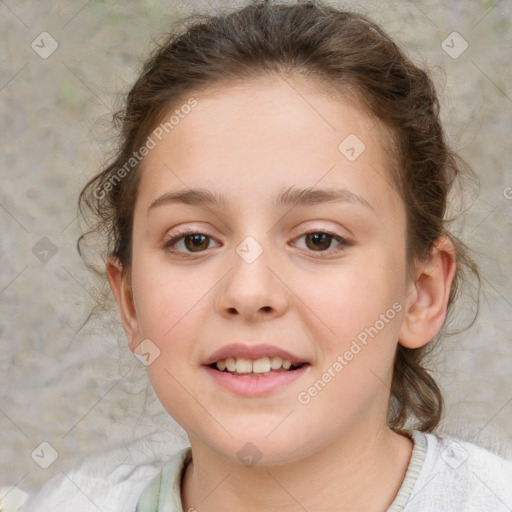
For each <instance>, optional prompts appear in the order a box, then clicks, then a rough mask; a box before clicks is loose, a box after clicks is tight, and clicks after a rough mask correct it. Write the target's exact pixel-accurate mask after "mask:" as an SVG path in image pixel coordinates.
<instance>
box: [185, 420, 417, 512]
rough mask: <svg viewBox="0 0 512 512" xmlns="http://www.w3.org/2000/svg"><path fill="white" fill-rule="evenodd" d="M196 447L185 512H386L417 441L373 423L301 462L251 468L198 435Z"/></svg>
mask: <svg viewBox="0 0 512 512" xmlns="http://www.w3.org/2000/svg"><path fill="white" fill-rule="evenodd" d="M191 446H192V453H193V461H192V462H191V464H189V466H188V467H187V469H186V472H185V475H184V478H183V482H182V503H183V510H185V511H188V510H198V511H199V510H200V511H201V512H219V511H222V512H234V511H237V512H238V511H240V510H244V511H246V512H253V511H261V510H279V511H280V512H288V511H290V512H292V511H293V512H296V511H297V510H299V508H298V507H301V508H303V509H304V510H319V509H321V510H324V511H336V512H347V511H349V510H350V511H353V510H365V511H366V512H372V511H375V512H382V510H386V509H387V508H388V507H389V506H390V505H391V503H392V502H393V499H394V498H395V496H396V494H397V492H398V490H399V489H400V486H401V484H402V482H403V479H404V476H405V473H406V471H407V467H408V464H409V460H410V457H411V453H412V447H413V443H412V441H411V440H410V439H409V438H407V437H405V436H402V435H400V434H397V433H395V432H393V431H392V430H390V429H389V428H387V427H386V426H383V427H381V428H380V429H377V428H375V426H373V428H371V427H367V428H366V429H365V430H361V429H358V430H357V432H352V433H349V434H347V435H344V436H343V438H342V439H339V440H337V441H336V443H332V444H329V445H327V446H325V447H324V448H323V449H322V450H320V451H318V452H316V453H315V454H313V455H311V456H308V457H305V458H302V459H300V460H298V461H294V462H292V463H287V464H283V465H278V466H259V465H255V466H252V467H246V466H244V465H243V464H240V463H234V462H232V461H231V460H228V459H226V458H224V457H219V455H218V453H216V452H213V451H211V450H207V449H204V445H202V444H201V443H198V442H197V441H196V440H195V439H191ZM320 500H321V502H320ZM319 502H320V503H319Z"/></svg>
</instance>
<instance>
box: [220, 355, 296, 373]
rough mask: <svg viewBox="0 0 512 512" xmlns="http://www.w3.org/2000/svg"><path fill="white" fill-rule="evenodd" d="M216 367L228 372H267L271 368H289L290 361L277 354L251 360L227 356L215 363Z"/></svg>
mask: <svg viewBox="0 0 512 512" xmlns="http://www.w3.org/2000/svg"><path fill="white" fill-rule="evenodd" d="M216 366H217V369H218V370H220V371H221V372H222V371H224V370H228V371H229V372H237V373H268V372H270V371H271V370H279V369H281V368H283V369H284V370H289V369H290V367H291V366H292V362H291V361H290V360H289V359H281V358H280V357H278V356H273V357H261V358H260V359H256V360H255V361H252V360H251V359H247V358H245V357H237V358H234V357H228V358H227V359H221V360H220V361H217V363H216Z"/></svg>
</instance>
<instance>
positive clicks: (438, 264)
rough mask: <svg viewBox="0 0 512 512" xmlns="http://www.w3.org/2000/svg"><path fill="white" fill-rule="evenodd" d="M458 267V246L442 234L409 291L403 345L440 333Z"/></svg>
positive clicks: (416, 343)
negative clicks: (456, 249) (456, 250)
mask: <svg viewBox="0 0 512 512" xmlns="http://www.w3.org/2000/svg"><path fill="white" fill-rule="evenodd" d="M455 270H456V252H455V247H454V245H453V243H452V241H451V240H450V238H449V237H447V236H445V235H443V236H441V237H440V238H439V239H438V240H437V242H436V243H435V244H434V248H433V249H432V252H431V255H430V258H429V259H428V261H426V262H424V263H422V264H421V265H420V266H419V270H418V273H417V276H418V277H417V279H416V281H415V282H414V283H413V285H412V286H413V288H412V290H411V291H410V292H409V294H410V297H409V299H410V300H409V301H406V304H407V306H406V312H405V316H404V319H403V323H402V327H401V330H400V336H399V343H400V344H401V345H403V346H404V347H407V348H419V347H422V346H424V345H426V344H427V343H429V342H430V341H431V340H432V339H434V337H435V336H436V335H437V334H438V333H439V331H440V330H441V328H442V326H443V323H444V321H445V319H446V312H447V307H448V299H449V297H450V290H451V286H452V282H453V278H454V276H455Z"/></svg>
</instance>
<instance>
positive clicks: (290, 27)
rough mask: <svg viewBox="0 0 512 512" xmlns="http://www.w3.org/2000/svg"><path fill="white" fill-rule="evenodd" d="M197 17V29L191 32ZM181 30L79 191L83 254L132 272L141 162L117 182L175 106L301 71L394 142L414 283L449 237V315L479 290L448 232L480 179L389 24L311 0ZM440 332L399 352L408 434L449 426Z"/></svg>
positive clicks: (395, 411) (138, 86) (394, 423)
mask: <svg viewBox="0 0 512 512" xmlns="http://www.w3.org/2000/svg"><path fill="white" fill-rule="evenodd" d="M188 21H193V23H192V24H191V25H190V26H188V27H187V26H186V24H187V22H188ZM181 22H184V25H185V28H184V30H181V31H180V30H178V31H176V32H174V33H171V35H170V36H168V37H167V38H166V40H165V41H164V42H163V44H161V45H160V46H159V47H157V48H156V49H155V51H154V53H153V54H152V55H151V57H150V58H149V59H148V60H147V61H146V63H145V65H144V67H143V69H142V72H141V74H140V76H139V78H138V80H137V81H136V83H135V84H134V86H133V87H132V89H131V90H130V92H129V94H128V96H127V101H126V105H125V108H124V109H123V110H122V111H120V112H118V113H117V114H115V116H114V121H115V123H116V125H117V126H118V127H119V128H120V147H119V150H118V152H117V155H116V156H115V158H114V160H113V161H112V163H111V164H110V165H108V166H107V167H106V168H105V169H104V170H103V171H102V172H101V173H99V174H98V175H97V176H95V177H94V178H93V179H91V180H90V181H89V182H88V183H87V184H86V186H85V187H84V189H83V190H82V192H81V194H80V198H79V205H80V211H81V212H82V213H83V212H84V209H85V208H88V209H89V210H90V212H92V214H93V215H94V216H95V218H96V223H95V224H94V225H93V226H91V227H90V229H89V231H87V232H86V233H84V234H83V235H82V236H81V237H80V238H79V240H78V244H77V245H78V250H79V253H80V254H81V255H82V250H81V245H82V242H84V237H85V236H86V235H89V234H94V233H100V234H102V235H103V236H104V237H106V250H105V253H104V256H105V255H113V256H115V257H117V258H118V259H119V261H120V263H121V264H122V265H123V269H124V271H128V272H129V269H130V256H131V238H132V221H133V209H134V204H135V198H136V194H137V187H138V180H139V179H140V172H138V171H139V170H140V163H137V165H134V167H133V170H129V172H128V171H127V172H125V173H123V174H124V176H123V178H122V179H114V178H116V176H117V178H119V170H120V169H121V168H123V166H125V170H126V169H127V168H126V162H128V161H129V160H130V158H132V157H133V154H134V152H136V151H138V150H139V149H140V148H141V147H142V146H143V144H144V142H145V141H146V140H147V137H148V136H150V134H151V132H152V131H153V130H154V129H155V127H156V126H158V124H159V122H161V120H162V119H163V118H164V116H165V115H166V114H167V115H168V113H169V112H170V110H171V108H175V107H176V106H178V105H179V104H180V102H183V101H185V98H187V97H190V95H191V94H193V92H194V91H201V90H204V89H206V88H207V87H211V86H216V85H221V84H224V83H229V82H233V81H240V80H247V79H251V78H257V77H258V76H261V75H263V74H271V73H277V74H281V76H285V75H293V74H295V75H297V76H302V77H304V78H306V79H309V80H313V81H316V82H317V83H318V84H319V85H321V86H322V85H329V86H333V87H334V88H335V89H337V90H338V91H339V92H340V94H347V93H350V94H352V93H355V95H356V97H357V98H358V99H359V100H361V101H362V102H363V103H364V104H365V105H366V108H367V110H368V112H369V113H370V114H371V115H373V116H374V117H375V118H376V119H378V120H379V121H380V122H381V123H382V124H383V125H384V126H385V127H386V128H387V129H388V131H389V132H390V134H392V140H393V157H394V166H393V167H394V168H393V170H392V172H393V173H394V176H393V178H394V182H395V186H396V188H397V190H398V191H399V193H400V196H401V197H402V199H403V201H404V204H405V206H406V210H407V274H408V276H410V277H412V276H413V271H414V268H415V263H417V262H419V261H424V260H425V259H426V258H428V256H429V255H430V253H431V250H432V248H433V245H434V243H435V242H436V241H437V240H438V238H439V237H440V236H442V235H445V236H448V237H449V238H450V239H451V241H452V242H453V244H454V246H455V249H456V258H457V270H456V275H455V278H454V281H453V284H452V289H451V292H450V296H449V303H448V312H450V310H451V306H452V303H453V302H454V300H455V298H456V296H457V294H458V293H459V288H460V283H461V281H462V280H464V278H465V276H466V274H467V273H468V270H469V271H470V272H472V273H473V274H474V275H475V276H476V277H477V278H478V283H479V287H478V291H479V290H480V276H479V273H478V269H477V267H476V264H475V263H474V262H473V260H472V259H471V258H470V257H469V255H468V249H467V248H466V246H465V245H464V244H463V243H462V242H461V241H460V240H459V239H457V238H456V237H455V236H454V235H453V234H451V233H449V232H448V230H447V227H446V225H447V222H448V220H447V219H446V218H445V215H446V208H447V196H448V193H449V192H450V189H451V188H452V184H453V182H454V180H455V178H458V177H460V176H459V175H461V173H462V171H464V170H466V171H467V173H469V174H470V175H473V176H474V173H473V171H472V170H471V168H470V167H469V166H468V165H467V164H466V163H465V162H464V160H463V159H462V158H461V157H459V156H458V155H457V154H456V153H454V152H453V151H452V150H451V149H450V148H449V146H448V144H447V142H446V139H445V134H444V131H443V128H442V126H441V122H440V118H439V102H438V99H437V95H436V91H435V87H434V84H433V82H432V80H431V78H430V77H429V75H428V74H427V73H426V72H425V71H423V70H422V69H420V68H419V67H418V66H416V65H415V64H413V62H412V61H411V60H410V59H409V58H408V57H407V56H406V55H405V54H404V52H403V51H402V50H401V49H399V47H398V46H397V45H396V44H395V43H394V42H393V41H391V40H390V38H389V37H388V36H387V35H386V34H385V33H384V32H383V31H382V29H381V28H380V27H378V26H377V25H376V24H374V23H373V22H372V21H371V20H369V19H368V18H367V17H365V16H363V15H361V14H357V13H353V12H344V11H340V10H337V9H335V8H333V7H330V6H327V5H324V4H323V3H322V2H311V1H307V2H298V3H296V4H295V5H279V4H270V3H268V2H253V3H251V4H249V5H247V6H246V7H244V8H242V9H240V10H238V11H236V12H231V13H226V14H221V15H218V16H210V15H203V16H198V15H194V16H190V17H188V18H186V19H184V20H181ZM132 163H133V162H132ZM116 173H117V174H116ZM478 302H479V301H478ZM476 314H478V307H477V313H476ZM476 314H475V318H476ZM475 318H474V319H475ZM474 319H473V322H474ZM473 322H472V323H471V325H472V324H473ZM445 324H446V322H445ZM443 329H444V326H443ZM440 334H441V333H439V334H438V336H437V337H436V338H437V339H434V340H432V341H431V342H430V343H429V344H427V345H426V346H424V347H421V348H418V349H408V348H406V347H403V346H402V345H400V344H398V348H397V351H396V356H395V364H394V372H393V379H392V385H391V396H390V403H389V414H388V424H389V426H390V427H391V428H395V429H398V428H402V427H403V426H404V425H405V423H406V421H407V420H408V418H409V417H411V416H413V417H415V418H416V419H417V421H418V422H417V424H416V425H415V428H418V429H419V430H423V431H432V430H433V429H434V428H435V427H436V426H437V425H438V424H439V422H440V420H441V416H442V412H443V398H442V394H441V391H440V389H439V387H438V386H437V384H436V382H435V381H434V379H433V378H432V376H431V375H430V374H429V372H428V370H427V369H426V368H425V367H424V360H425V358H426V356H427V355H429V354H430V352H431V351H432V349H433V348H434V345H435V342H437V341H438V339H439V335H440Z"/></svg>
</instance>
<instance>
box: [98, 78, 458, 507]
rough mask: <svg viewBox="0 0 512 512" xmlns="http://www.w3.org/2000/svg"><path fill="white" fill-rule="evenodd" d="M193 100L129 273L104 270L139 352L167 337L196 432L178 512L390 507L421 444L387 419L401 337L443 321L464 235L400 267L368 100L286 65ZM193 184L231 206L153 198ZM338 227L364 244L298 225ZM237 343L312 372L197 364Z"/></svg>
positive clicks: (147, 172) (146, 181) (164, 149)
mask: <svg viewBox="0 0 512 512" xmlns="http://www.w3.org/2000/svg"><path fill="white" fill-rule="evenodd" d="M195 97H196V98H197V99H198V106H197V107H196V108H194V109H193V111H192V112H191V113H190V114H189V115H188V116H187V117H186V118H185V119H184V120H183V121H181V123H180V124H179V125H178V126H176V127H175V128H174V130H173V131H172V132H170V133H169V134H168V135H167V136H165V137H164V138H163V140H162V141H161V142H159V143H158V145H157V146H156V147H155V148H154V149H153V150H151V152H150V153H149V155H148V156H147V157H146V159H145V162H144V168H143V175H142V179H141V183H140V188H139V191H138V197H137V201H136V204H135V213H134V226H133V260H132V267H131V268H130V269H123V268H122V265H120V263H119V262H118V261H117V260H116V259H114V258H110V259H109V260H108V261H107V266H106V268H107V275H108V279H109V283H110V285H111V288H112V291H113V293H114V295H115V297H116V300H117V302H118V305H119V308H120V312H121V317H122V320H123V325H124V328H125V331H126V335H127V337H128V341H129V346H130V348H131V350H136V348H137V346H138V345H139V344H140V342H141V341H142V340H143V339H148V338H149V339H150V340H151V341H152V342H153V343H154V344H155V345H156V346H157V347H158V348H159V350H160V355H159V357H157V358H156V359H155V361H154V362H153V363H152V364H151V365H149V366H148V374H149V377H150V379H151V383H152V385H153V387H154V389H155V391H156V393H157V395H158V397H159V399H160V401H161V402H162V404H163V405H164V407H165V408H166V409H167V411H168V412H169V413H170V414H171V415H172V417H173V418H174V419H175V420H176V421H177V422H178V423H179V424H180V425H181V426H182V427H183V428H184V429H185V430H186V431H187V434H188V436H189V440H190V443H191V446H192V452H193V462H192V463H191V464H190V465H189V466H188V467H187V469H186V473H185V476H184V480H183V482H182V493H181V495H182V503H183V509H184V510H185V511H186V510H188V509H189V508H190V507H194V508H195V509H197V510H200V511H201V512H202V511H220V510H222V511H225V512H229V511H234V510H244V511H253V510H254V511H256V510H258V511H261V510H280V511H292V510H293V511H296V510H299V509H300V507H303V508H304V509H306V510H309V511H319V510H322V511H334V510H336V511H338V512H339V511H354V510H365V511H370V512H371V511H375V512H377V511H382V510H385V509H386V508H387V507H388V506H389V505H390V504H391V503H392V501H393V499H394V497H395V496H396V493H397V491H398V489H399V488H400V485H401V483H402V481H403V478H404V475H405V472H406V469H407V466H408V463H409V459H410V456H411V451H412V446H413V445H412V442H411V440H410V439H408V438H407V437H405V436H403V435H400V434H398V433H396V432H394V431H392V430H391V429H389V428H388V427H387V425H386V417H387V407H388V400H389V394H390V387H389V386H390V382H391V377H392V370H393V358H394V354H395V351H396V348H397V344H398V343H401V344H402V345H404V346H406V347H409V348H418V347H421V346H423V345H425V344H426V343H428V342H429V341H430V340H431V339H432V338H434V337H435V335H436V334H437V333H438V332H439V330H440V328H441V327H442V324H443V322H444V320H445V317H446V308H447V302H448V296H449V291H450V286H451V283H452V279H453V276H454V272H455V253H454V249H453V246H452V244H451V242H450V241H449V239H447V238H444V237H442V238H440V239H439V240H438V243H437V244H436V247H435V249H434V250H433V252H432V257H431V259H430V260H429V261H427V262H424V263H422V264H419V265H418V266H417V272H416V275H415V278H414V279H413V280H410V281H408V280H407V279H406V272H405V269H406V258H405V242H406V240H405V225H406V224H405V219H406V217H405V206H404V204H403V202H402V200H401V199H400V197H399V196H398V194H397V192H396V191H395V190H394V188H393V187H392V186H390V183H391V182H392V181H391V173H390V168H391V165H392V162H391V159H390V156H389V152H388V151H387V150H386V147H387V146H386V144H385V143H384V141H385V140H387V139H386V137H387V133H386V132H385V128H384V127H383V125H381V124H379V123H376V121H375V120H374V119H372V118H371V117H370V116H369V115H368V114H367V113H366V112H365V110H364V109H363V108H362V107H361V106H360V105H359V104H358V103H357V102H354V101H349V100H343V99H339V98H338V99H335V98H334V97H333V96H330V95H328V94H326V93H325V91H324V90H322V89H321V88H320V87H315V86H314V85H313V84H308V83H305V82H300V81H299V80H298V79H297V80H293V81H292V80H291V79H290V78H287V79H282V78H277V77H272V78H261V79H260V80H258V81H251V82H245V83H237V84H231V85H224V86H223V87H221V88H217V89H212V90H208V91H203V92H202V93H199V94H197V95H195ZM349 134H356V135H357V137H358V138H359V139H360V140H361V141H363V142H364V144H365V150H364V151H363V153H362V154H361V155H360V156H359V157H358V158H357V159H356V160H355V161H349V160H348V159H347V158H346V157H345V156H344V155H343V154H342V153H341V152H340V151H339V150H338V146H339V145H340V143H341V142H342V141H343V140H344V139H345V138H346V137H347V135H349ZM292 185H294V186H298V187H304V188H309V187H313V188H314V189H318V188H334V187H338V188H346V189H349V190H350V191H352V192H354V193H356V194H358V195H360V196H362V197H363V198H364V199H366V201H367V202H368V203H370V205H371V208H367V207H365V206H362V205H359V204H357V203H352V202H331V203H324V204H318V205H309V206H305V207H299V206H287V207H284V208H276V207H275V206H274V204H273V200H274V197H275V196H277V194H278V193H279V192H281V191H282V190H283V189H286V188H288V187H290V186H292ZM196 187H197V188H206V189H208V190H209V191H211V192H217V193H222V194H223V195H224V196H225V197H226V199H227V206H225V207H220V208H217V207H207V206H205V205H204V204H201V205H199V206H192V205H183V204H167V205H162V206H159V207H156V208H153V209H150V208H149V207H150V205H151V204H152V203H153V201H155V199H157V198H158V197H160V196H161V195H162V194H164V193H166V192H171V191H178V190H183V189H185V190H186V189H189V188H196ZM177 227H179V228H191V229H192V228H193V229H194V230H196V232H197V233H203V234H206V235H208V236H209V237H211V238H210V239H206V240H210V244H209V246H208V245H207V244H208V242H207V241H206V242H205V244H204V247H205V248H203V249H200V250H199V252H197V251H196V252H191V251H190V247H191V245H192V244H191V243H189V245H188V250H187V246H186V245H185V243H184V242H185V241H184V239H181V241H178V242H177V243H176V244H175V246H174V248H175V249H176V250H177V251H178V252H179V251H181V254H182V255H183V256H184V257H181V258H180V257H179V256H177V255H175V254H173V253H171V252H169V248H164V245H165V242H166V240H168V239H169V238H170V236H172V235H173V234H175V233H176V228H177ZM326 229H327V230H328V231H331V232H335V234H336V235H339V236H341V237H344V238H346V239H348V240H350V241H351V242H352V244H351V245H348V246H341V245H340V244H339V242H337V241H336V240H335V239H334V238H332V241H331V244H330V245H329V242H328V241H327V242H326V244H325V246H322V245H321V244H319V245H320V246H321V248H320V249H316V246H315V245H314V244H311V242H310V243H309V245H308V244H307V237H305V236H304V233H306V232H307V231H309V230H313V231H315V232H324V230H326ZM247 236H252V237H253V238H254V239H255V240H256V241H257V242H258V243H259V244H260V246H261V248H262V249H263V252H262V254H261V255H260V256H259V257H258V258H257V259H256V260H255V261H254V262H252V263H247V262H246V261H245V260H244V259H243V258H241V257H240V256H239V254H238V253H237V252H236V249H237V247H238V246H239V245H240V244H241V242H242V241H243V240H244V239H245V238H246V237H247ZM189 242H190V240H189ZM317 245H318V242H317ZM325 247H327V248H325ZM201 251H202V252H201ZM322 256H323V257H322ZM394 303H398V304H400V305H401V306H402V309H401V311H400V312H399V313H398V314H396V316H395V317H394V318H393V319H392V320H390V321H389V322H388V323H386V326H385V327H384V328H383V329H381V330H380V331H379V332H378V335H376V336H375V337H373V338H370V340H369V342H368V344H367V346H365V347H364V348H363V349H362V350H361V351H360V352H359V353H358V354H357V356H355V357H354V358H353V359H352V360H351V361H350V362H349V363H348V364H347V365H346V366H345V367H344V368H343V370H342V371H341V372H339V373H338V374H336V377H335V378H333V379H332V380H331V382H329V383H328V384H327V385H326V386H325V388H324V389H323V390H322V391H321V392H320V393H319V394H318V395H317V396H315V397H314V398H313V399H312V400H311V401H310V402H309V403H308V404H306V405H303V404H301V403H299V402H298V400H297V395H298V394H299V393H300V392H301V391H305V390H307V389H308V387H309V386H310V385H311V384H313V383H314V382H315V381H317V380H318V379H320V378H321V377H322V374H323V373H324V372H325V371H326V370H327V369H328V368H329V367H330V366H332V365H333V363H334V362H335V361H336V358H337V356H338V355H340V354H344V353H345V351H346V350H348V349H349V347H350V345H351V343H352V341H353V340H354V339H356V337H357V335H358V334H359V333H361V332H362V331H364V329H365V328H366V327H369V326H373V325H374V324H375V322H376V320H378V319H379V317H380V315H382V314H385V313H386V311H388V310H389V309H390V308H392V305H393V304H394ZM243 340H245V341H247V340H248V341H247V342H248V343H249V342H251V343H253V342H254V343H260V342H266V343H269V344H274V345H278V346H280V347H282V348H284V349H286V350H288V351H290V352H292V353H294V354H296V355H299V356H301V357H303V358H305V359H307V360H308V361H310V363H311V366H310V367H309V368H308V371H307V372H306V374H304V376H302V377H300V378H299V379H298V380H296V381H294V382H293V383H291V384H289V385H287V386H286V387H283V388H282V389H281V390H278V391H275V392H273V393H272V395H271V396H265V397H251V398H248V397H240V396H236V395H234V394H232V393H230V392H228V391H225V390H223V389H222V388H220V387H219V386H217V385H216V384H214V382H213V380H212V379H211V377H210V376H208V375H205V372H204V371H203V370H202V368H201V364H202V362H203V361H204V360H205V359H206V357H208V356H209V355H210V354H211V353H212V352H213V351H215V350H217V349H218V348H220V347H222V346H225V345H227V344H230V343H235V342H239V341H243ZM247 442H251V443H253V444H254V445H255V446H256V447H257V448H258V450H259V451H260V452H261V459H260V460H259V461H258V463H257V464H256V465H255V466H252V467H247V466H245V465H244V464H243V463H242V462H241V460H239V458H238V457H237V452H238V451H239V450H240V449H241V448H242V447H243V446H244V445H245V444H246V443H247ZM333 475H335V478H333ZM299 504H300V505H299Z"/></svg>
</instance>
